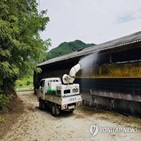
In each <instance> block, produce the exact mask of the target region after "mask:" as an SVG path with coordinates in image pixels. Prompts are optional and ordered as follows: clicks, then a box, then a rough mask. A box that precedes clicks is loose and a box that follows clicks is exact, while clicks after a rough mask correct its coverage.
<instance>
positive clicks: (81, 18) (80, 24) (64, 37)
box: [38, 0, 141, 49]
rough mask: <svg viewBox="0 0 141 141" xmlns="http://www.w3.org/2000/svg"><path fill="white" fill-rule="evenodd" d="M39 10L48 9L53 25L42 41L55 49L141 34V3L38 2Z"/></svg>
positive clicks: (101, 0)
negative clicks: (46, 41) (49, 43)
mask: <svg viewBox="0 0 141 141" xmlns="http://www.w3.org/2000/svg"><path fill="white" fill-rule="evenodd" d="M38 3H39V10H45V9H47V10H48V12H47V16H48V17H49V18H50V22H49V23H48V24H47V26H46V30H45V31H44V32H42V33H41V34H40V35H41V38H42V39H44V40H45V39H48V38H50V39H51V44H52V45H51V47H50V48H49V49H52V48H54V47H57V46H58V45H59V44H61V43H62V42H69V41H74V40H81V41H83V42H85V43H96V44H100V43H104V42H106V41H110V40H113V39H116V38H120V37H122V36H125V35H129V34H132V33H135V32H138V31H141V0H38Z"/></svg>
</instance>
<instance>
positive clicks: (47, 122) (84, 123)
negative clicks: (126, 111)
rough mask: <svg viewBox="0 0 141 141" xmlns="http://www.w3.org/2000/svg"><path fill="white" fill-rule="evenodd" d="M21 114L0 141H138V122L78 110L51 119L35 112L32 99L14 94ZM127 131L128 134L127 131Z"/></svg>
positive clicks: (44, 113)
mask: <svg viewBox="0 0 141 141" xmlns="http://www.w3.org/2000/svg"><path fill="white" fill-rule="evenodd" d="M18 95H19V97H20V98H21V99H22V100H23V101H24V104H25V112H24V113H23V114H22V115H21V116H20V117H19V119H18V122H17V123H16V124H14V125H13V127H12V128H11V129H10V130H9V132H8V134H7V135H6V136H5V137H4V138H3V139H2V141H91V140H93V141H104V140H108V141H119V140H120V141H133V140H135V141H140V139H141V131H140V127H141V120H140V119H137V118H133V117H126V116H123V115H120V114H117V113H110V112H104V111H99V110H98V111H97V110H93V109H89V108H86V107H79V108H78V109H77V110H75V111H74V113H73V114H67V113H63V114H62V115H61V116H59V117H53V116H52V115H51V114H50V113H49V112H48V111H41V110H39V109H38V102H37V99H36V96H34V95H33V94H31V93H24V94H21V93H20V94H18ZM130 129H131V130H130Z"/></svg>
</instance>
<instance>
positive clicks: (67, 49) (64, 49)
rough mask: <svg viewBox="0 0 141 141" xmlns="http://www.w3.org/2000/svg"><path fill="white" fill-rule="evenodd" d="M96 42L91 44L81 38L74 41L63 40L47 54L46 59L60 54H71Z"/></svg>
mask: <svg viewBox="0 0 141 141" xmlns="http://www.w3.org/2000/svg"><path fill="white" fill-rule="evenodd" d="M93 45H95V44H93V43H91V44H86V43H84V42H82V41H80V40H75V41H72V42H63V43H61V44H60V45H59V46H58V47H57V48H55V49H52V50H51V51H49V52H47V54H46V60H49V59H52V58H55V57H58V56H62V55H65V54H69V53H72V52H74V51H76V50H80V49H83V48H86V47H90V46H93Z"/></svg>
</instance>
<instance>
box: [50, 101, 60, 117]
mask: <svg viewBox="0 0 141 141" xmlns="http://www.w3.org/2000/svg"><path fill="white" fill-rule="evenodd" d="M51 113H52V115H53V116H55V117H57V116H59V115H60V109H59V107H58V106H57V105H56V104H53V105H52V107H51Z"/></svg>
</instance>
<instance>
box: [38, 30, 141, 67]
mask: <svg viewBox="0 0 141 141" xmlns="http://www.w3.org/2000/svg"><path fill="white" fill-rule="evenodd" d="M140 41H141V31H139V32H136V33H133V34H131V35H127V36H124V37H121V38H118V39H115V40H112V41H108V42H105V43H102V44H98V45H95V46H91V47H88V48H84V49H83V50H81V51H75V52H73V53H70V54H67V55H63V56H61V57H56V58H53V59H50V60H47V61H45V62H42V63H40V64H38V65H37V66H43V65H47V64H51V63H55V62H59V61H63V60H67V59H70V58H75V57H79V56H84V55H87V54H91V53H93V52H99V51H102V50H108V49H113V48H118V47H121V46H124V45H128V44H133V43H136V42H140Z"/></svg>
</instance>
